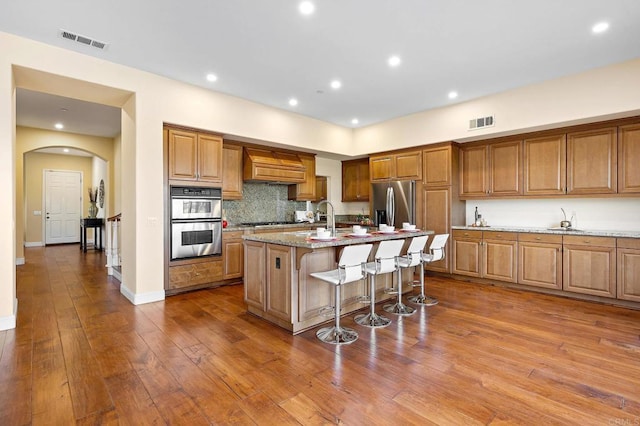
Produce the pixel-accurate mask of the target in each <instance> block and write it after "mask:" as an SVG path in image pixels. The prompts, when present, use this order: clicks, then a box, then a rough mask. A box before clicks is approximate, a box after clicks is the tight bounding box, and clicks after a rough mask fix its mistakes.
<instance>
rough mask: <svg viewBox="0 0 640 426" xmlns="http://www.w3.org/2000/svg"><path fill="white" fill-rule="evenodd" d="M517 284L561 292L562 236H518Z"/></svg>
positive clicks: (525, 234)
mask: <svg viewBox="0 0 640 426" xmlns="http://www.w3.org/2000/svg"><path fill="white" fill-rule="evenodd" d="M518 284H525V285H531V286H535V287H544V288H552V289H556V290H562V235H549V234H529V233H520V234H519V235H518Z"/></svg>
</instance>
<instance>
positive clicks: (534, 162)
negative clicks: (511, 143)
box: [524, 134, 567, 195]
mask: <svg viewBox="0 0 640 426" xmlns="http://www.w3.org/2000/svg"><path fill="white" fill-rule="evenodd" d="M565 148H566V136H565V135H564V134H558V135H551V136H542V137H537V138H531V139H525V140H524V195H559V194H564V193H565V183H566V177H567V168H566V149H565Z"/></svg>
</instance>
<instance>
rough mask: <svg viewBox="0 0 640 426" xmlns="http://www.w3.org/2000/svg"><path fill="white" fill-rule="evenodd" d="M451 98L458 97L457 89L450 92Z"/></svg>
mask: <svg viewBox="0 0 640 426" xmlns="http://www.w3.org/2000/svg"><path fill="white" fill-rule="evenodd" d="M448 96H449V99H455V98H457V97H458V92H456V91H455V90H452V91H451V92H449V95H448Z"/></svg>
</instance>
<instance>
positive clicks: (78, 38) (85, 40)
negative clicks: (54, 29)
mask: <svg viewBox="0 0 640 426" xmlns="http://www.w3.org/2000/svg"><path fill="white" fill-rule="evenodd" d="M58 35H59V36H60V37H61V38H64V39H66V40H70V41H75V42H76V43H80V44H84V45H85V46H91V47H95V48H96V49H100V50H105V49H106V48H107V47H108V46H109V45H108V44H107V43H105V42H103V41H99V40H96V39H94V38H91V37H87V36H84V35H81V34H78V33H74V32H72V31H67V30H62V29H61V30H60V31H59V32H58Z"/></svg>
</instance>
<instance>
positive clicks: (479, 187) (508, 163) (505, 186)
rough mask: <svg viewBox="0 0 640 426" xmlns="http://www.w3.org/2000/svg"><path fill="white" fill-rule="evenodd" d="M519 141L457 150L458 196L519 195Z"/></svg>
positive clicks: (520, 160) (520, 158) (520, 149)
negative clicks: (458, 154) (458, 161)
mask: <svg viewBox="0 0 640 426" xmlns="http://www.w3.org/2000/svg"><path fill="white" fill-rule="evenodd" d="M521 162H522V141H520V140H515V141H507V142H500V143H490V144H486V145H477V146H472V147H463V148H462V149H461V150H460V170H461V179H460V182H461V184H460V196H463V197H474V198H478V197H487V196H509V195H521V194H522V167H521Z"/></svg>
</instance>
